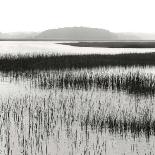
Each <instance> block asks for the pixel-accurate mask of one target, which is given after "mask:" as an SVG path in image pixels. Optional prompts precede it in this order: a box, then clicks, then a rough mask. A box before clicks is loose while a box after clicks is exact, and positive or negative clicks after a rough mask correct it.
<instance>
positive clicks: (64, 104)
mask: <svg viewBox="0 0 155 155" xmlns="http://www.w3.org/2000/svg"><path fill="white" fill-rule="evenodd" d="M60 47H61V48H60ZM66 49H68V51H67V52H69V53H72V52H73V53H74V52H75V53H78V52H79V50H81V51H82V52H86V53H87V52H88V53H89V52H90V51H93V50H95V51H96V50H97V51H98V52H102V51H106V50H107V49H96V48H77V47H69V46H64V45H55V44H54V43H53V42H31V43H30V42H3V43H2V42H0V51H3V52H4V54H6V53H10V52H12V54H18V53H21V54H24V53H27V52H32V53H37V52H38V53H39V52H49V53H52V52H53V53H60V54H64V53H65V54H66V53H67V52H66ZM92 49H93V50H92ZM110 50H111V49H108V51H109V52H110ZM121 50H123V49H120V51H119V50H118V49H114V52H122V51H121ZM126 50H128V51H130V49H126ZM133 50H135V51H136V49H133ZM143 50H144V49H140V50H139V51H140V52H142V51H143ZM149 50H153V49H148V51H149ZM139 51H138V52H139ZM136 78H138V82H137V79H136ZM139 79H141V81H140V80H139ZM120 81H121V82H120ZM133 81H134V83H133ZM135 81H136V82H135ZM154 81H155V67H126V68H124V67H106V68H105V67H102V68H92V69H81V70H80V69H78V70H74V69H72V70H68V69H66V70H63V71H61V70H48V71H33V72H32V71H27V72H24V73H21V72H9V73H4V72H0V154H2V155H5V154H6V155H9V154H10V155H11V154H12V155H22V154H24V155H69V154H70V155H72V154H73V155H74V154H75V155H81V154H86V155H87V154H90V155H94V154H96V155H98V154H103V155H104V154H105V155H114V154H115V155H131V154H132V155H136V154H140V155H150V154H151V155H153V154H155V149H154V148H155V132H154V130H153V128H151V129H146V128H144V130H143V129H139V128H137V126H136V128H135V129H133V128H132V127H131V123H133V122H134V123H135V124H137V125H141V126H143V124H144V125H147V121H149V122H151V123H153V122H154V121H155V97H154V89H155V86H154ZM128 82H130V84H135V85H133V86H132V89H131V85H129V86H128V85H127V84H128ZM131 82H132V83H131ZM139 83H140V84H139ZM141 84H143V85H141ZM136 85H137V87H138V88H143V90H145V91H140V89H137V87H135V86H136ZM150 87H151V89H148V88H150ZM131 90H132V91H131ZM115 120H116V122H115V124H113V125H112V124H111V121H113V122H114V121H115ZM125 120H126V122H127V123H128V127H127V129H125V127H123V129H122V128H121V127H122V126H121V124H122V122H123V121H125ZM117 125H118V126H117Z"/></svg>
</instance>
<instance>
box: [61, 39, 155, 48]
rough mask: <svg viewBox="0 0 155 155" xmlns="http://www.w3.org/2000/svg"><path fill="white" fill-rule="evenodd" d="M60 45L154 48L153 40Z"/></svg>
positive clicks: (154, 42) (154, 41)
mask: <svg viewBox="0 0 155 155" xmlns="http://www.w3.org/2000/svg"><path fill="white" fill-rule="evenodd" d="M58 44H62V45H70V46H78V47H100V48H155V40H149V41H145V40H142V41H141V40H140V41H136V40H135V41H97V42H96V41H95V42H94V41H83V42H73V43H58Z"/></svg>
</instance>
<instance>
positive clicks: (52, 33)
mask: <svg viewBox="0 0 155 155" xmlns="http://www.w3.org/2000/svg"><path fill="white" fill-rule="evenodd" d="M36 38H37V39H51V40H81V41H82V40H88V41H89V40H115V39H117V35H116V34H114V33H112V32H110V31H108V30H104V29H97V28H87V27H66V28H59V29H50V30H46V31H43V32H41V33H40V34H39V35H38V36H37V37H36Z"/></svg>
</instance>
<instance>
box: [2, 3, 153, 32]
mask: <svg viewBox="0 0 155 155" xmlns="http://www.w3.org/2000/svg"><path fill="white" fill-rule="evenodd" d="M154 7H155V0H0V32H17V31H22V32H23V31H35V32H37V31H43V30H47V29H53V28H62V27H72V26H86V27H95V28H103V29H108V30H110V31H112V32H144V33H145V32H147V33H152V32H155V19H154V15H155V9H154Z"/></svg>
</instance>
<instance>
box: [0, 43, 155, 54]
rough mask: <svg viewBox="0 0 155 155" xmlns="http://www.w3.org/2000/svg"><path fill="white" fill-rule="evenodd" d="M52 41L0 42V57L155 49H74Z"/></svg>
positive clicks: (145, 51)
mask: <svg viewBox="0 0 155 155" xmlns="http://www.w3.org/2000/svg"><path fill="white" fill-rule="evenodd" d="M56 43H60V42H53V41H25V42H24V41H1V42H0V51H1V55H4V54H10V55H18V54H20V55H25V54H33V55H35V54H40V53H41V54H61V55H64V54H79V53H80V54H119V53H149V52H155V48H140V49H138V48H119V49H117V48H95V47H74V46H69V45H61V44H56Z"/></svg>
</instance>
